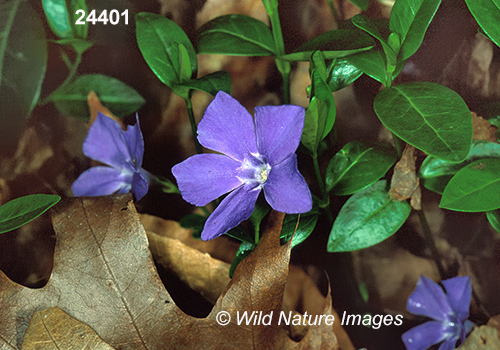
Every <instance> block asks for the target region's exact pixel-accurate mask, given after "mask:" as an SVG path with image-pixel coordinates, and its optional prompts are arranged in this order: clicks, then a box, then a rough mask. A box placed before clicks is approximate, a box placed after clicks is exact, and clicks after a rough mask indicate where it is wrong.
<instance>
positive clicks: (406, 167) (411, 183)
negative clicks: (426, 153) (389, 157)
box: [389, 144, 422, 210]
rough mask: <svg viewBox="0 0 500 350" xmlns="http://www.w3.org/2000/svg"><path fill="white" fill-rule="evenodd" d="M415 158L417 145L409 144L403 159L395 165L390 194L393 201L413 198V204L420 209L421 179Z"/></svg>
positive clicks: (411, 201)
mask: <svg viewBox="0 0 500 350" xmlns="http://www.w3.org/2000/svg"><path fill="white" fill-rule="evenodd" d="M415 160H416V157H415V147H413V146H410V145H408V144H407V145H406V147H405V149H404V151H403V155H402V156H401V159H400V160H399V161H398V162H397V163H396V166H395V167H394V175H392V180H391V189H390V190H389V196H390V197H391V199H392V200H393V201H404V200H407V199H408V198H411V200H410V203H411V206H412V207H413V208H414V209H416V210H420V209H422V204H421V202H422V201H421V198H422V194H421V191H420V186H419V184H420V181H419V179H418V177H417V174H416V171H415V170H416V168H415Z"/></svg>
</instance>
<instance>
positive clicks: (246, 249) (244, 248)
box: [229, 242, 255, 277]
mask: <svg viewBox="0 0 500 350" xmlns="http://www.w3.org/2000/svg"><path fill="white" fill-rule="evenodd" d="M254 249H255V244H252V243H248V242H241V244H240V247H239V248H238V251H237V252H236V255H235V256H234V259H233V262H232V263H231V267H230V268H229V277H233V275H234V271H235V270H236V267H237V266H238V265H239V263H240V262H241V261H242V260H243V259H245V258H246V257H247V256H248V255H249V254H250V253H251V252H253V250H254Z"/></svg>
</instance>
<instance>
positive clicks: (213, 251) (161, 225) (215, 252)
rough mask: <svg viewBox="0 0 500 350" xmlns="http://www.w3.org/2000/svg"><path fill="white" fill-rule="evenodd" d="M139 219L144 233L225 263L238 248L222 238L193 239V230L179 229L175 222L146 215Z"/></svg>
mask: <svg viewBox="0 0 500 350" xmlns="http://www.w3.org/2000/svg"><path fill="white" fill-rule="evenodd" d="M139 218H140V219H141V222H142V224H143V225H144V229H145V230H146V232H148V231H150V232H154V233H156V234H157V235H160V236H163V237H168V238H171V239H176V240H179V241H181V242H182V243H184V244H185V245H187V246H189V247H192V248H195V249H197V250H199V251H200V252H202V253H208V254H210V256H211V257H213V258H215V259H218V260H222V261H224V262H227V263H231V262H232V261H233V258H234V256H235V254H236V252H237V251H238V247H239V246H240V245H239V244H238V243H236V242H233V241H230V240H229V239H227V238H226V237H224V236H221V237H218V238H216V239H212V240H210V241H202V240H201V239H196V238H193V230H192V229H187V228H183V227H181V226H180V225H179V223H178V222H177V221H173V220H165V219H162V218H160V217H157V216H154V215H148V214H139Z"/></svg>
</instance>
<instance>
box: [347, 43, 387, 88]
mask: <svg viewBox="0 0 500 350" xmlns="http://www.w3.org/2000/svg"><path fill="white" fill-rule="evenodd" d="M345 59H346V61H347V62H348V63H350V64H352V65H353V66H355V67H356V68H358V69H359V70H361V71H362V72H363V73H365V74H366V75H368V76H369V77H371V78H373V79H375V80H377V81H378V82H380V83H382V84H385V82H386V81H387V70H386V66H387V64H386V62H385V55H384V52H383V51H382V50H381V49H374V50H370V51H365V52H361V53H358V54H356V55H352V56H348V57H346V58H345Z"/></svg>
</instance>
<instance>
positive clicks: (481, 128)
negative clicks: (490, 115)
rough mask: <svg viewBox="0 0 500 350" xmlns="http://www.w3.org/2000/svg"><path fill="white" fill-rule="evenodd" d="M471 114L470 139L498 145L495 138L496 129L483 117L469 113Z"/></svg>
mask: <svg viewBox="0 0 500 350" xmlns="http://www.w3.org/2000/svg"><path fill="white" fill-rule="evenodd" d="M471 114H472V126H473V128H474V132H473V136H472V139H474V140H484V141H491V142H497V143H498V141H497V138H496V137H495V133H496V132H497V130H498V128H497V127H496V126H493V125H491V124H490V123H488V121H487V120H486V119H484V118H483V117H479V116H478V115H477V114H476V113H474V112H471Z"/></svg>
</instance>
